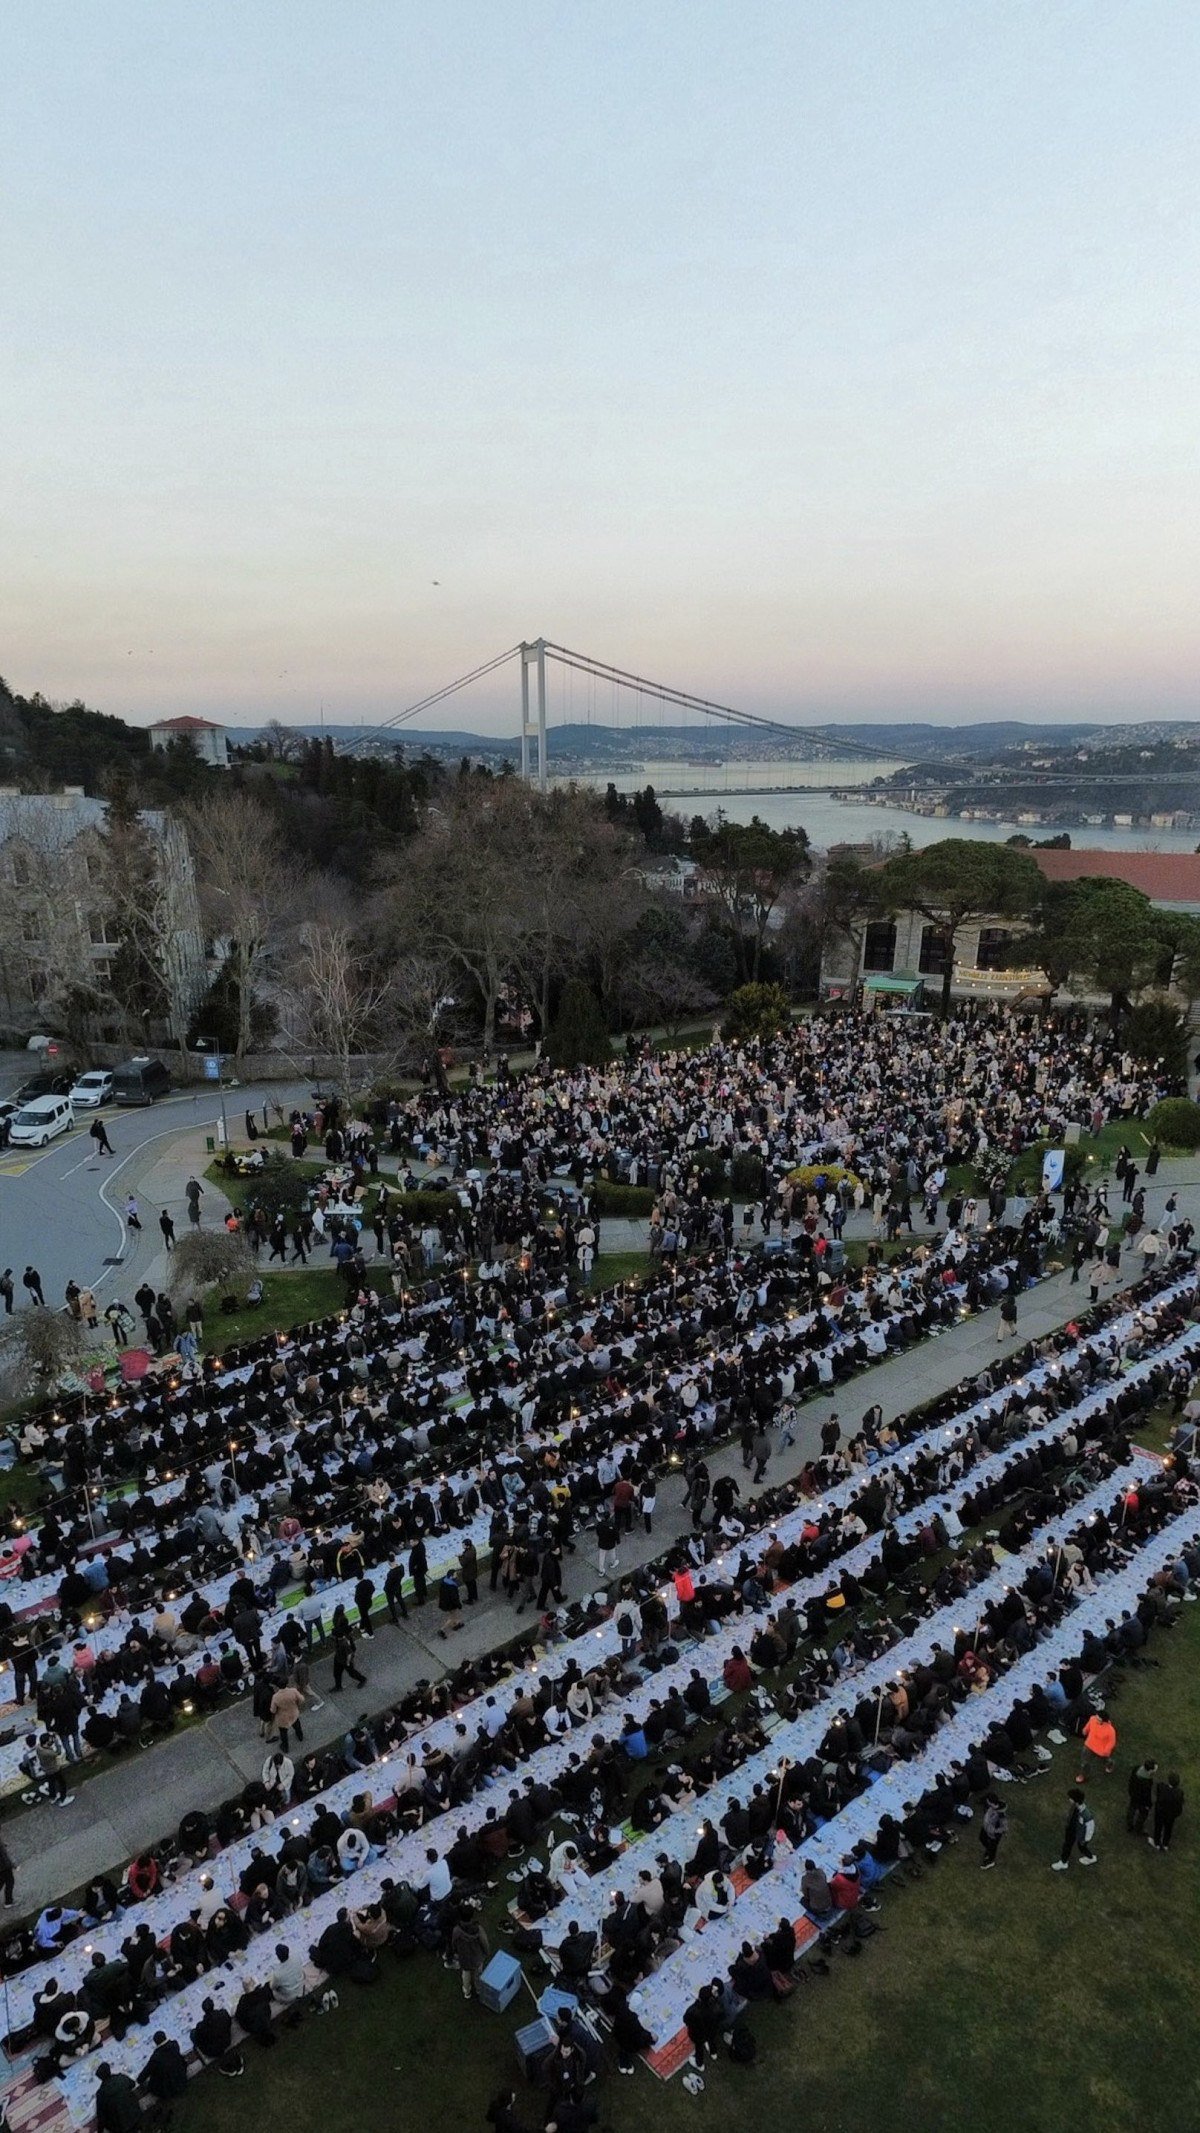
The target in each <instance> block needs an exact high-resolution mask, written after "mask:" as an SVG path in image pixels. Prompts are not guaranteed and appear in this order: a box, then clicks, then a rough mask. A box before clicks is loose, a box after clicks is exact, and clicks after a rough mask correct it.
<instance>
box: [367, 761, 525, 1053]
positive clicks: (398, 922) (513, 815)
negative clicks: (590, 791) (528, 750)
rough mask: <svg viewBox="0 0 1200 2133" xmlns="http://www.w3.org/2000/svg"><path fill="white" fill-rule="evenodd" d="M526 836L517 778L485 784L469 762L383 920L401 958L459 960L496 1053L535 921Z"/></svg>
mask: <svg viewBox="0 0 1200 2133" xmlns="http://www.w3.org/2000/svg"><path fill="white" fill-rule="evenodd" d="M527 831H528V821H527V811H526V807H525V804H524V800H523V798H522V787H521V786H520V784H519V783H518V782H517V780H515V779H512V778H501V779H492V778H488V779H479V778H476V777H474V776H473V775H472V774H471V772H470V766H469V765H467V766H466V770H465V772H464V774H463V775H461V776H460V777H459V778H458V779H456V780H455V782H454V783H453V784H452V785H451V786H450V787H449V788H448V789H447V791H446V792H445V793H444V794H443V795H442V796H440V797H439V801H438V804H437V806H436V807H435V808H431V809H430V810H429V813H428V816H427V818H426V822H425V825H424V828H423V829H422V830H421V832H420V835H419V836H418V837H416V838H415V839H414V841H413V842H412V844H411V845H410V846H409V847H408V849H407V850H406V852H405V854H404V858H403V862H402V863H398V864H394V865H393V866H392V867H391V868H390V870H389V873H390V880H389V885H388V889H387V892H386V897H385V917H384V923H385V926H386V928H387V930H388V933H389V936H390V941H391V946H392V950H393V952H394V953H397V954H402V955H422V956H423V955H429V954H433V955H434V956H438V957H449V958H450V959H451V961H452V962H453V963H454V964H455V965H456V966H457V970H458V973H459V975H460V977H465V978H466V979H467V980H468V982H469V984H470V985H471V986H473V987H474V989H475V991H476V993H477V995H478V998H479V1004H480V1008H481V1011H482V1018H483V1044H484V1050H485V1052H487V1053H490V1052H491V1051H492V1050H493V1049H494V1046H495V1042H496V1015H497V1010H498V1007H499V1003H500V997H501V994H502V992H503V989H504V986H505V983H506V982H507V980H508V979H509V977H510V975H511V973H512V970H513V967H514V964H515V963H516V960H517V957H518V955H519V953H520V951H521V948H522V946H523V944H524V941H525V935H526V931H527V928H528V924H529V914H530V896H529V883H528V874H527V863H526V854H527Z"/></svg>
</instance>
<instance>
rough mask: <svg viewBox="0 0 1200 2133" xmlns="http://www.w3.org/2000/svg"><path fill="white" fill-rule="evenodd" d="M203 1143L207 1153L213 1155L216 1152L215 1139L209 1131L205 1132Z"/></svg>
mask: <svg viewBox="0 0 1200 2133" xmlns="http://www.w3.org/2000/svg"><path fill="white" fill-rule="evenodd" d="M204 1145H205V1148H206V1149H207V1151H208V1153H209V1155H215V1154H216V1152H217V1144H216V1142H215V1140H214V1139H213V1137H212V1134H211V1133H206V1134H205V1136H204Z"/></svg>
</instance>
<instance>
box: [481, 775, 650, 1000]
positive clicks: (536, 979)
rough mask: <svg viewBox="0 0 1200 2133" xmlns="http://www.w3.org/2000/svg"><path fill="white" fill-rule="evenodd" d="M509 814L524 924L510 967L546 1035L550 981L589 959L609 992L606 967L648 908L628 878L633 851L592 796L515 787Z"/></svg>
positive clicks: (563, 788) (568, 789)
mask: <svg viewBox="0 0 1200 2133" xmlns="http://www.w3.org/2000/svg"><path fill="white" fill-rule="evenodd" d="M506 804H507V808H508V810H509V811H510V812H511V814H512V815H513V816H514V818H516V819H520V818H521V817H522V816H523V820H522V821H521V827H520V840H521V851H522V860H523V864H522V879H523V894H522V910H521V923H520V926H519V929H518V934H517V939H516V942H515V945H514V953H513V960H514V964H515V966H516V968H517V970H518V971H519V973H520V976H521V978H522V981H523V983H524V987H525V990H526V992H527V994H528V996H529V999H530V1002H531V1004H532V1005H534V1006H535V1007H536V1009H537V1013H538V1021H539V1026H540V1028H541V1032H542V1035H543V1036H545V1034H546V1032H547V1030H548V1028H549V1023H550V998H551V989H552V984H553V981H554V980H555V979H556V978H559V977H564V976H566V975H567V973H568V972H573V971H577V970H579V969H580V968H581V966H582V965H583V964H584V963H585V962H586V961H588V960H589V959H593V960H594V961H595V963H596V964H597V966H598V969H597V973H596V974H597V975H598V976H599V977H600V979H601V982H602V983H603V984H604V985H605V989H606V991H607V982H606V981H607V970H606V969H605V967H604V966H605V965H606V962H607V957H608V953H609V952H610V950H611V948H612V945H613V942H614V941H615V940H616V939H617V938H618V937H619V936H621V935H622V934H624V933H625V932H626V931H627V929H628V927H629V925H630V924H631V923H632V921H633V918H634V916H635V915H636V911H637V910H638V909H639V908H640V907H641V905H642V904H643V903H644V901H645V891H644V890H643V889H642V888H641V887H640V886H639V885H638V884H637V883H636V882H635V881H634V879H633V860H634V858H635V856H636V847H635V844H634V842H633V840H632V839H631V838H630V837H629V835H628V834H626V833H625V832H624V831H623V830H622V829H621V828H620V827H618V826H617V825H616V824H614V823H613V822H610V821H609V819H608V816H607V813H606V811H605V809H604V807H603V806H598V805H597V802H596V799H595V796H594V794H592V793H588V792H581V791H579V790H578V789H577V788H575V787H574V786H559V787H556V788H555V789H554V790H552V791H551V792H548V793H538V792H532V791H530V789H529V787H528V786H518V787H517V789H516V793H515V794H514V795H512V796H511V797H509V799H508V800H507V803H506Z"/></svg>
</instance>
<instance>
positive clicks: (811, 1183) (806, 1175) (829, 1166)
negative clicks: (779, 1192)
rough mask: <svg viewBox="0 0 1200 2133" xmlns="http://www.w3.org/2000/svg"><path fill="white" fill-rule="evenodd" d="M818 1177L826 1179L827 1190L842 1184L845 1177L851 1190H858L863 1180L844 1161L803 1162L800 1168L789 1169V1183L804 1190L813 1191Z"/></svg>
mask: <svg viewBox="0 0 1200 2133" xmlns="http://www.w3.org/2000/svg"><path fill="white" fill-rule="evenodd" d="M818 1178H823V1179H824V1181H825V1190H826V1191H828V1189H829V1187H830V1186H831V1185H840V1184H841V1182H842V1180H843V1178H844V1179H845V1181H846V1183H847V1185H848V1186H849V1187H850V1190H851V1192H854V1191H856V1190H857V1188H858V1186H859V1184H860V1182H861V1181H860V1179H859V1178H858V1177H857V1176H856V1174H855V1172H854V1171H853V1170H847V1169H846V1166H845V1164H844V1163H801V1164H800V1167H799V1169H797V1170H789V1171H788V1181H789V1183H790V1184H792V1185H798V1186H799V1188H800V1190H801V1191H802V1192H812V1191H813V1189H814V1187H815V1186H816V1182H817V1179H818Z"/></svg>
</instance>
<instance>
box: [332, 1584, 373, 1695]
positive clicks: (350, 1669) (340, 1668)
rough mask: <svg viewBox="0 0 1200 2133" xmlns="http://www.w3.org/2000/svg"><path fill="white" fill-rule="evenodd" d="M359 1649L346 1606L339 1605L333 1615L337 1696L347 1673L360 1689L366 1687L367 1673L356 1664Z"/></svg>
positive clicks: (335, 1693)
mask: <svg viewBox="0 0 1200 2133" xmlns="http://www.w3.org/2000/svg"><path fill="white" fill-rule="evenodd" d="M357 1650H358V1646H357V1644H356V1643H355V1641H354V1631H353V1630H352V1629H351V1627H350V1624H349V1622H348V1621H347V1619H346V1611H345V1608H344V1607H342V1606H340V1605H339V1606H338V1607H337V1608H336V1609H335V1610H334V1617H333V1692H334V1695H335V1696H336V1695H337V1692H338V1690H339V1689H340V1688H341V1686H342V1680H343V1677H344V1676H345V1675H346V1674H349V1676H350V1679H351V1681H354V1682H357V1684H358V1686H359V1688H360V1689H361V1688H365V1687H366V1682H367V1677H366V1675H365V1674H361V1673H360V1672H359V1670H358V1668H357V1667H356V1666H355V1664H354V1654H355V1652H356V1651H357Z"/></svg>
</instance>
